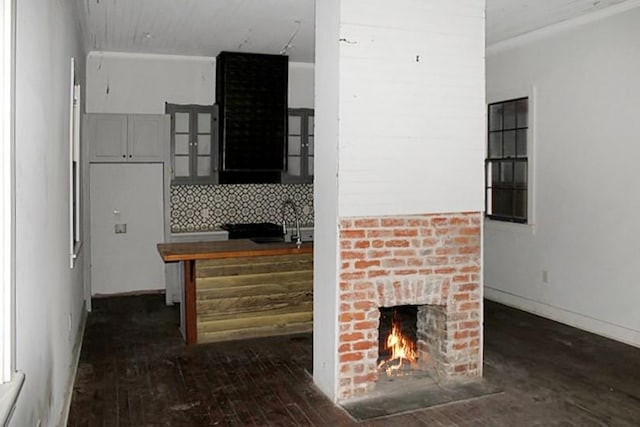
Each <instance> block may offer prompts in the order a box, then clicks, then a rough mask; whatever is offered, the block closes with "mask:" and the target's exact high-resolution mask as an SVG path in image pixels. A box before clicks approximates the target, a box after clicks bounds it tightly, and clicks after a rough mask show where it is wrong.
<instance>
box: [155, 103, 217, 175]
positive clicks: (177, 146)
mask: <svg viewBox="0 0 640 427" xmlns="http://www.w3.org/2000/svg"><path fill="white" fill-rule="evenodd" d="M166 112H167V114H169V115H170V116H171V171H172V174H171V183H172V184H217V183H218V167H217V164H218V163H217V160H218V159H217V153H218V150H217V143H216V141H217V135H216V132H217V126H216V124H217V123H216V122H217V120H218V117H217V107H216V106H215V105H211V106H204V105H177V104H166Z"/></svg>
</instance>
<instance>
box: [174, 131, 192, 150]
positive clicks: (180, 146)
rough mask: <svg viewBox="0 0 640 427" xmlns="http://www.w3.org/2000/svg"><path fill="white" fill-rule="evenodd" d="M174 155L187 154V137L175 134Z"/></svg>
mask: <svg viewBox="0 0 640 427" xmlns="http://www.w3.org/2000/svg"><path fill="white" fill-rule="evenodd" d="M175 154H176V155H178V154H189V135H186V134H176V153H175Z"/></svg>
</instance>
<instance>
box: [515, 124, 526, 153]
mask: <svg viewBox="0 0 640 427" xmlns="http://www.w3.org/2000/svg"><path fill="white" fill-rule="evenodd" d="M516 155H517V156H518V157H527V130H526V129H521V130H519V131H517V132H516Z"/></svg>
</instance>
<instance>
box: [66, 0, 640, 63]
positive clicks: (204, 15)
mask: <svg viewBox="0 0 640 427" xmlns="http://www.w3.org/2000/svg"><path fill="white" fill-rule="evenodd" d="M75 1H76V2H77V4H78V6H79V7H78V10H79V13H80V20H81V24H80V27H81V28H82V30H83V32H84V33H85V34H84V38H85V44H86V47H87V50H88V51H113V52H129V53H146V54H166V55H186V56H208V57H211V56H216V55H217V54H218V53H219V52H221V51H223V50H229V51H240V52H257V53H271V54H278V53H281V52H283V51H285V53H286V54H288V55H289V57H290V60H291V61H293V62H307V63H312V62H314V40H315V19H314V10H315V1H321V0H179V1H178V0H135V1H132V0H75ZM433 1H435V0H416V2H417V3H419V4H421V5H422V7H423V8H424V10H430V9H429V8H430V7H431V3H432V2H433ZM456 1H462V0H456ZM630 1H634V0H487V10H486V16H487V25H486V31H487V33H486V44H487V46H491V45H494V44H496V43H500V42H503V41H505V40H509V39H513V38H516V37H519V36H522V35H524V34H528V33H531V32H534V31H536V30H539V29H541V28H545V27H548V26H551V25H555V24H558V23H562V22H564V21H568V20H571V19H574V18H580V17H583V16H585V15H588V14H590V13H592V12H598V11H601V10H603V9H605V8H608V7H611V6H615V5H620V4H621V3H625V2H630ZM389 4H391V3H389V2H388V1H382V0H377V1H373V0H372V3H371V8H372V9H373V8H376V7H382V6H385V5H386V6H385V7H390V6H388V5H389ZM344 7H345V9H344V10H345V11H349V10H350V9H349V2H348V1H345V4H344ZM351 12H352V14H353V13H355V14H367V13H369V11H368V10H361V11H358V10H356V11H351ZM460 19H464V17H460ZM409 24H410V25H413V26H416V25H420V22H419V20H415V22H413V21H412V22H405V23H402V22H400V23H399V25H409ZM291 39H293V40H291ZM290 40H291V41H290Z"/></svg>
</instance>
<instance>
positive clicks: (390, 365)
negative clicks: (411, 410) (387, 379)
mask: <svg viewBox="0 0 640 427" xmlns="http://www.w3.org/2000/svg"><path fill="white" fill-rule="evenodd" d="M385 349H388V350H389V349H390V350H391V357H390V358H389V359H387V360H383V361H382V362H380V364H379V365H378V369H379V370H383V371H385V372H386V373H387V376H392V375H394V374H396V373H397V372H398V371H400V369H402V368H403V366H404V363H409V364H410V365H414V364H415V362H416V360H417V352H416V345H415V343H414V342H413V341H411V339H409V338H408V337H406V336H404V335H403V334H402V331H401V322H400V321H399V320H398V319H396V316H395V313H394V316H393V321H392V323H391V333H389V336H388V337H387V342H386V345H385Z"/></svg>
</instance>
